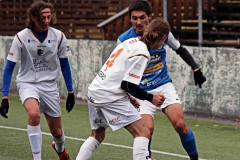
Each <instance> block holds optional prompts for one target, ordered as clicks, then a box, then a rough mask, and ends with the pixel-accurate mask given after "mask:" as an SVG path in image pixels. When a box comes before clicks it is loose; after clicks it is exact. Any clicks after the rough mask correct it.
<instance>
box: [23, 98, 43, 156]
mask: <svg viewBox="0 0 240 160" xmlns="http://www.w3.org/2000/svg"><path fill="white" fill-rule="evenodd" d="M24 107H25V109H26V111H27V114H28V127H27V130H28V138H29V142H30V146H31V150H32V155H33V158H34V160H41V150H42V133H41V129H40V109H39V106H38V102H37V100H36V99H33V98H29V99H27V100H26V101H25V103H24Z"/></svg>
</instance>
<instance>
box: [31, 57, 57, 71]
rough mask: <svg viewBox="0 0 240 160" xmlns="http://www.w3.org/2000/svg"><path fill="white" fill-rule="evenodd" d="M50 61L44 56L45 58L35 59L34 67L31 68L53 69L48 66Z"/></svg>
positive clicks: (35, 69) (39, 69) (34, 69)
mask: <svg viewBox="0 0 240 160" xmlns="http://www.w3.org/2000/svg"><path fill="white" fill-rule="evenodd" d="M48 63H49V62H48V61H47V60H46V59H45V58H43V59H41V60H40V59H33V66H34V68H31V70H32V71H33V72H41V71H47V70H49V71H51V70H52V68H51V67H48Z"/></svg>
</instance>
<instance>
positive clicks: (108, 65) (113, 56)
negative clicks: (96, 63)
mask: <svg viewBox="0 0 240 160" xmlns="http://www.w3.org/2000/svg"><path fill="white" fill-rule="evenodd" d="M122 51H123V48H121V49H119V50H118V51H117V52H116V53H114V54H112V55H111V57H110V58H109V60H108V61H107V62H106V65H107V67H106V68H105V70H104V71H106V70H107V69H108V68H110V67H112V65H113V63H114V61H115V59H116V58H117V57H118V56H119V55H120V54H121V53H122Z"/></svg>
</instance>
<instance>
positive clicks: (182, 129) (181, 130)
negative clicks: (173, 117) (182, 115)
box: [174, 121, 188, 135]
mask: <svg viewBox="0 0 240 160" xmlns="http://www.w3.org/2000/svg"><path fill="white" fill-rule="evenodd" d="M174 129H175V130H176V132H177V133H178V134H180V135H185V134H187V132H188V127H187V124H186V123H185V121H177V122H176V123H175V124H174Z"/></svg>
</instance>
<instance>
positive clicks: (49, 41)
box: [48, 40, 57, 43]
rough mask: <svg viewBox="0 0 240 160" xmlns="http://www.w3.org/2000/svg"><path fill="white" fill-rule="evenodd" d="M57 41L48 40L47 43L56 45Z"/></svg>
mask: <svg viewBox="0 0 240 160" xmlns="http://www.w3.org/2000/svg"><path fill="white" fill-rule="evenodd" d="M56 42H57V40H48V43H56Z"/></svg>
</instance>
